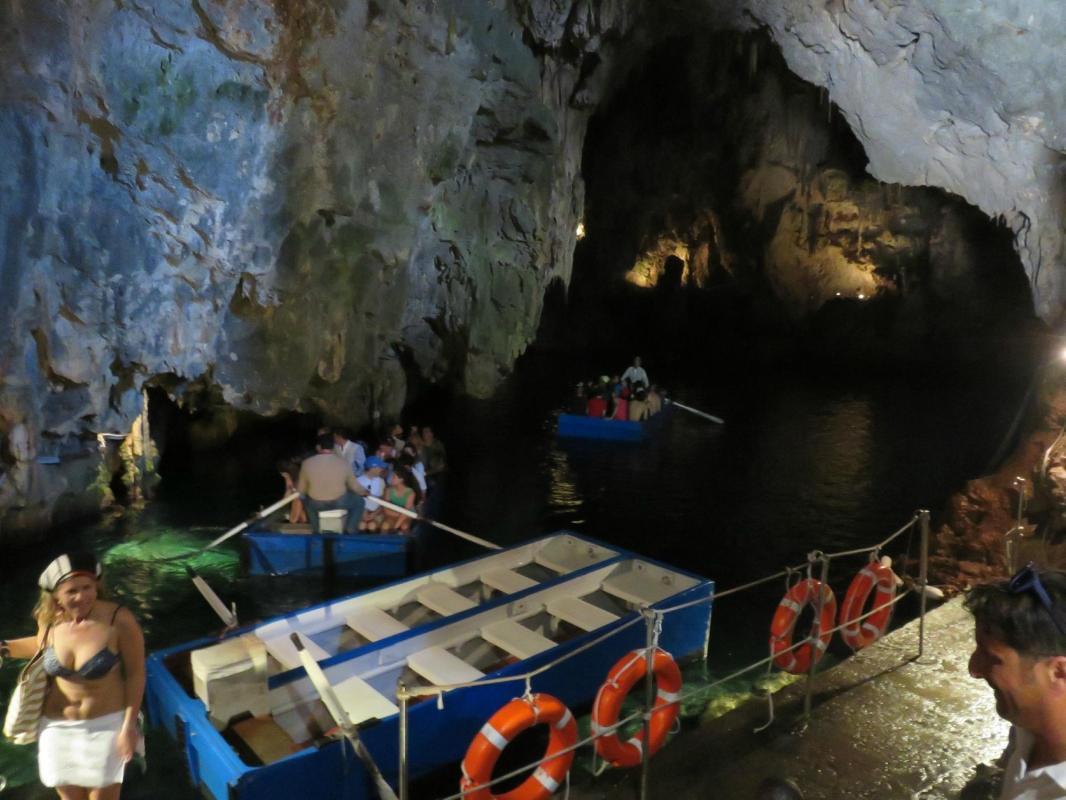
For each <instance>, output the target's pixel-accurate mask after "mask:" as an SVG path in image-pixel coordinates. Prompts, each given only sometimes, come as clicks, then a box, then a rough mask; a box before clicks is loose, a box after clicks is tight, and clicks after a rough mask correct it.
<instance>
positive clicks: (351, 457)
mask: <svg viewBox="0 0 1066 800" xmlns="http://www.w3.org/2000/svg"><path fill="white" fill-rule="evenodd" d="M333 452H334V453H336V454H337V455H338V456H340V457H341V458H343V459H344V460H345V461H346V462H347V463H348V465H349V466H350V467H351V468H352V474H353V475H362V474H363V465H364V464H366V450H365V449H364V447H363V444H362V442H356V441H352V439H351V438H350V437H349V436H348V432H347V431H343V430H340V429H338V430H336V431H334V433H333Z"/></svg>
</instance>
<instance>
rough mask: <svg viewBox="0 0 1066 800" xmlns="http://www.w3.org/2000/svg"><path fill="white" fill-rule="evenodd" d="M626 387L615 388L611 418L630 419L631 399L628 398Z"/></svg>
mask: <svg viewBox="0 0 1066 800" xmlns="http://www.w3.org/2000/svg"><path fill="white" fill-rule="evenodd" d="M625 392H626V390H625V389H615V392H614V408H613V409H612V410H611V419H621V420H628V419H629V400H627V399H626V397H627V395H626V393H625Z"/></svg>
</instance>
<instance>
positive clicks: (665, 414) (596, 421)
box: [555, 401, 674, 442]
mask: <svg viewBox="0 0 1066 800" xmlns="http://www.w3.org/2000/svg"><path fill="white" fill-rule="evenodd" d="M673 412H674V408H673V404H672V403H670V402H669V401H668V402H666V403H665V404H664V405H663V408H662V411H660V412H659V413H658V414H655V415H654V416H651V417H648V419H646V420H644V421H643V422H633V421H630V420H624V419H608V418H606V417H590V416H588V415H586V414H560V415H559V419H558V422H557V424H556V429H555V431H556V434H557V435H558V436H561V437H563V438H573V439H603V440H606V441H615V442H642V441H644V440H645V439H647V438H648V437H649V436H652V435H653V434H654V433H656V432H657V431H659V430H661V429H662V427H663V424H664V423H665V422H666V420H668V419H669V418H670V417H671V416H672V414H673Z"/></svg>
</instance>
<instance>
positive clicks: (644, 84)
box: [538, 29, 1042, 370]
mask: <svg viewBox="0 0 1066 800" xmlns="http://www.w3.org/2000/svg"><path fill="white" fill-rule="evenodd" d="M867 164H868V158H867V155H866V152H865V149H864V147H863V145H862V143H861V142H860V141H859V140H858V138H857V137H856V136H855V134H854V132H853V131H852V130H851V127H850V126H849V124H848V122H847V120H846V118H845V117H844V115H843V114H841V113H840V112H839V110H838V109H836V108H835V107H834V106H833V105H832V104H831V103H830V102H828V100H827V97H826V93H825V91H824V90H822V89H820V88H819V87H816V86H813V85H811V84H808V83H806V82H805V81H803V80H801V79H800V78H799V77H797V76H796V75H795V74H793V73H792V72H791V71H790V70H789V69H788V66H787V64H786V63H785V61H784V59H783V57H782V56H781V54H780V52H779V51H778V49H777V47H776V45H775V44H774V43H773V42H772V41H771V40H770V39H769V38H768V37H767V36H766V34H765V33H762V32H759V33H746V34H738V33H729V32H714V31H709V30H697V29H693V31H692V32H690V33H688V34H686V35H682V36H675V37H673V38H670V39H667V40H665V41H662V42H660V43H659V44H657V45H655V46H653V47H651V48H650V49H648V50H647V51H646V52H645V53H644V54H643V55H642V56H639V57H637V61H636V62H635V63H633V64H632V65H631V68H630V69H629V71H628V73H627V74H626V75H625V77H624V78H622V79H621V80H619V81H618V82H617V84H616V89H615V90H614V92H613V94H612V95H611V96H610V97H608V98H607V100H606V101H605V102H604V103H603V104H602V105H601V106H600V107H599V108H598V109H597V111H596V113H595V114H594V116H593V117H592V119H591V120H590V123H589V127H588V131H587V135H586V139H585V145H584V151H583V159H582V177H583V179H584V182H585V208H584V209H583V216H582V220H583V223H584V228H585V236H584V237H583V238H582V239H581V240H580V241H579V242H578V243H577V245H576V249H575V255H574V267H573V277H572V280H571V284H570V287H569V291H568V295H567V303H566V307H565V309H564V310H563V312H561V313H559V314H558V315H555V314H554V312H553V315H551V316H549V315H548V314H546V315H545V317H544V319H545V320H546V322H550V324H551V325H552V326H553V327H552V328H551V329H549V328H546V327H542V331H543V332H544V333H545V334H547V333H548V332H549V330H559V329H563V330H566V331H568V336H569V341H570V342H572V343H574V344H575V345H576V346H578V347H587V348H612V349H619V350H633V351H634V352H635V351H636V350H639V351H640V352H643V353H645V354H647V355H649V356H651V357H653V358H654V357H655V356H656V353H658V354H660V355H662V356H663V357H664V358H673V359H686V358H687V359H690V360H695V359H700V360H705V359H707V358H709V357H710V358H716V359H736V360H738V361H742V362H748V361H750V359H751V358H752V354H753V353H758V355H759V358H760V359H765V360H769V361H770V362H772V363H780V362H782V361H788V362H790V363H805V364H811V365H812V366H813V365H815V364H817V363H827V364H830V365H834V366H835V365H839V364H841V363H847V364H849V365H855V366H857V367H860V368H861V369H864V370H870V369H880V368H882V367H884V366H887V365H901V366H908V367H909V366H913V365H915V364H931V365H935V364H944V363H960V362H961V363H969V364H973V365H981V364H987V363H988V362H989V361H995V360H997V359H1000V358H1002V357H1003V353H1004V348H1003V346H1002V343H1003V341H1004V340H1006V339H1015V340H1020V342H1021V346H1020V347H1014V348H1008V349H1009V352H1010V353H1011V356H1010V357H1012V358H1014V357H1020V358H1025V357H1027V356H1028V353H1029V352H1031V351H1033V350H1034V349H1035V348H1034V347H1033V337H1034V336H1038V335H1040V334H1041V333H1042V326H1041V325H1040V324H1039V323H1038V321H1037V320H1036V318H1035V315H1034V312H1033V303H1032V296H1031V292H1030V287H1029V284H1028V279H1027V277H1026V275H1025V272H1024V269H1023V267H1022V264H1021V261H1020V259H1019V257H1018V255H1017V253H1016V252H1015V249H1014V240H1013V232H1012V231H1011V230H1010V229H1008V228H1007V227H1006V226H1004V225H1000V224H997V223H996V222H995V221H993V220H991V219H989V218H988V217H987V216H986V215H985V214H984V213H982V212H981V211H980V210H978V209H976V208H974V207H972V206H970V205H968V204H967V203H965V202H964V201H962V200H961V199H960V198H958V197H955V196H953V195H950V194H948V193H946V192H944V191H942V190H939V189H933V188H929V187H903V186H896V185H888V184H884V183H881V182H879V181H877V180H875V179H874V178H872V177H871V176H870V175H869V174H868V173H867V171H866V170H867ZM679 264H680V267H681V276H679V277H678V276H674V275H673V274H670V273H672V271H674V270H676V269H677V268H678V265H679ZM560 320H561V321H560ZM685 342H688V343H691V345H690V346H686V345H685V344H684V343H685ZM753 342H757V343H758V346H757V347H752V346H750V345H751V344H752V343H753ZM552 343H553V342H552V341H551V337H548V336H544V337H542V339H541V340H540V341H539V342H538V344H541V345H551V344H552ZM634 348H636V350H634Z"/></svg>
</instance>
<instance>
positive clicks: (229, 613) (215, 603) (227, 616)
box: [185, 565, 237, 630]
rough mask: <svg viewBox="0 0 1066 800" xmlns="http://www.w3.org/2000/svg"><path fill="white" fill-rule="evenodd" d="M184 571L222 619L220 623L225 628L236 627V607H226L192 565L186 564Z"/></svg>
mask: <svg viewBox="0 0 1066 800" xmlns="http://www.w3.org/2000/svg"><path fill="white" fill-rule="evenodd" d="M185 572H187V573H188V575H189V577H190V578H192V582H193V586H195V587H196V588H197V590H198V591H199V592H200V594H201V595H203V598H204V600H206V601H207V604H208V605H209V606H211V608H212V609H213V610H214V612H215V613H216V614H218V617H219V619H221V620H222V624H223V625H225V626H226V630H229V629H230V628H236V627H237V607H236V606H233V607H232V608H226V604H225V603H223V602H222V598H221V597H219V596H218V595H217V594H215V590H214V589H212V588H211V586H210V585H209V584H208V583H207V581H205V580H204V579H203V578H201V577H200V576H199V575H198V574H197V573H196V570H194V569H193V568H192V567H190V566H188V565H186V566H185Z"/></svg>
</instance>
